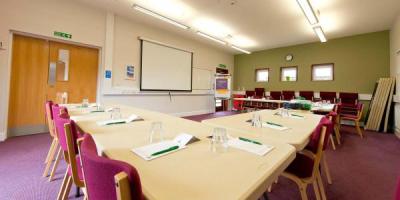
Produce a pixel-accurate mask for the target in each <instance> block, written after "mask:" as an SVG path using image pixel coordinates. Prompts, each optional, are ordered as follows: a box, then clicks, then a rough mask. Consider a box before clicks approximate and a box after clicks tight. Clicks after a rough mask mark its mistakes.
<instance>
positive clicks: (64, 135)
mask: <svg viewBox="0 0 400 200" xmlns="http://www.w3.org/2000/svg"><path fill="white" fill-rule="evenodd" d="M53 110H56V109H55V108H54V106H53ZM53 116H54V122H55V125H56V129H57V134H58V139H59V142H60V146H61V149H62V152H63V154H64V159H65V161H66V163H67V170H66V172H65V175H64V179H63V182H62V184H61V188H60V191H59V193H58V196H57V199H58V200H64V199H67V198H68V194H69V192H70V190H71V186H72V183H75V185H76V186H77V187H80V188H84V187H85V184H84V182H83V174H82V167H81V161H80V157H79V155H78V146H77V143H76V140H77V139H78V137H79V133H78V128H77V125H76V124H75V122H74V121H73V120H70V119H69V115H68V113H62V114H59V115H53Z"/></svg>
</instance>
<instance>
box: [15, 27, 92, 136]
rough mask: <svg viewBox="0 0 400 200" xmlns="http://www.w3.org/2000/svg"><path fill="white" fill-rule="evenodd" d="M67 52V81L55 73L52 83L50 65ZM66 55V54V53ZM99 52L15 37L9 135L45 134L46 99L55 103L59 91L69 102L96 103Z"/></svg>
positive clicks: (41, 40)
mask: <svg viewBox="0 0 400 200" xmlns="http://www.w3.org/2000/svg"><path fill="white" fill-rule="evenodd" d="M60 50H67V52H68V54H69V58H68V62H69V64H68V67H69V70H68V80H66V81H60V80H57V77H60V75H59V74H56V76H55V77H56V81H55V82H54V84H49V78H50V75H51V72H50V71H49V70H50V64H51V63H57V62H58V61H59V51H60ZM64 52H65V51H64ZM98 58H99V57H98V50H97V49H92V48H87V47H80V46H75V45H70V44H63V43H58V42H50V41H47V40H43V39H36V38H31V37H26V36H19V35H14V39H13V51H12V67H11V85H10V103H9V114H8V119H9V120H8V128H9V131H10V135H21V134H29V133H35V132H38V131H44V130H46V129H45V109H44V104H45V101H46V100H53V101H56V94H57V92H67V93H68V103H80V102H82V99H83V98H88V99H89V101H90V102H95V101H96V90H97V71H98Z"/></svg>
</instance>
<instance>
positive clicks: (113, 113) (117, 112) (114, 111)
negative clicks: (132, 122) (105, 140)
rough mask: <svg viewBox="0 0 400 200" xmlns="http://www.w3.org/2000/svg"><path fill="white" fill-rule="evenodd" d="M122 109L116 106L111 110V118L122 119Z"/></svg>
mask: <svg viewBox="0 0 400 200" xmlns="http://www.w3.org/2000/svg"><path fill="white" fill-rule="evenodd" d="M121 117H122V115H121V109H120V108H118V107H115V108H113V109H112V111H111V119H121Z"/></svg>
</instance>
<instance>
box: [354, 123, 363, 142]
mask: <svg viewBox="0 0 400 200" xmlns="http://www.w3.org/2000/svg"><path fill="white" fill-rule="evenodd" d="M355 125H356V129H357V133H358V135H360V137H361V138H363V134H362V131H361V128H360V122H359V121H355Z"/></svg>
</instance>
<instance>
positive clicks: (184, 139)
mask: <svg viewBox="0 0 400 200" xmlns="http://www.w3.org/2000/svg"><path fill="white" fill-rule="evenodd" d="M192 138H193V135H189V134H187V133H181V134H179V135H178V136H176V137H175V139H174V142H176V143H177V144H179V146H180V147H181V146H186V145H187V143H189V141H190V140H191V139H192Z"/></svg>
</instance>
